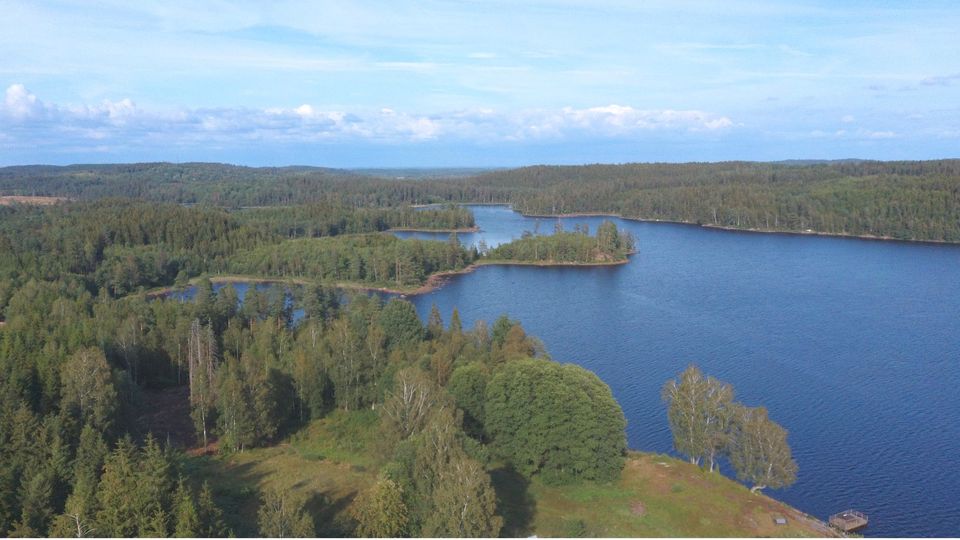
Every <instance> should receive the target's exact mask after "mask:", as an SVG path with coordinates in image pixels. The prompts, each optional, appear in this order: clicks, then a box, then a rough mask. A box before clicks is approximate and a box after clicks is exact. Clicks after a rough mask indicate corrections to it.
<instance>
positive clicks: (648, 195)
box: [0, 160, 960, 242]
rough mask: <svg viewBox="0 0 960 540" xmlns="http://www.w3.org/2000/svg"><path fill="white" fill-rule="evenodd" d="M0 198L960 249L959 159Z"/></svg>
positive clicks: (502, 173) (158, 166) (81, 189)
mask: <svg viewBox="0 0 960 540" xmlns="http://www.w3.org/2000/svg"><path fill="white" fill-rule="evenodd" d="M0 194H4V195H54V196H64V197H70V198H77V199H95V198H102V197H113V196H125V197H133V198H143V199H147V200H153V201H168V202H178V203H205V204H210V205H216V206H222V207H242V206H263V205H289V204H302V203H305V202H314V201H321V202H336V203H338V204H345V205H347V206H353V207H356V206H361V207H367V206H401V205H405V204H424V203H442V202H484V203H490V202H499V203H509V204H513V205H514V207H515V208H516V209H517V210H519V211H521V212H524V213H527V214H550V215H552V214H563V213H576V212H607V213H616V214H620V215H622V216H624V217H631V218H639V219H656V220H669V221H684V222H689V223H700V224H705V225H714V226H721V227H732V228H741V229H761V230H778V231H808V230H809V231H815V232H822V233H830V234H847V235H870V236H879V237H890V238H897V239H903V240H933V241H947V242H960V160H937V161H891V162H880V161H840V162H813V163H753V162H723V163H686V164H658V163H653V164H627V165H586V166H571V167H559V166H536V167H524V168H520V169H508V170H498V171H493V172H488V173H483V174H478V175H476V176H472V177H462V176H458V177H455V178H434V177H426V178H420V179H386V178H375V177H368V176H364V175H360V174H355V173H350V172H346V171H334V170H329V169H318V168H310V167H287V168H248V167H234V166H229V165H218V164H169V163H147V164H130V165H74V166H69V167H49V166H23V167H6V168H3V169H0Z"/></svg>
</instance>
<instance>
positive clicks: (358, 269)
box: [227, 234, 477, 287]
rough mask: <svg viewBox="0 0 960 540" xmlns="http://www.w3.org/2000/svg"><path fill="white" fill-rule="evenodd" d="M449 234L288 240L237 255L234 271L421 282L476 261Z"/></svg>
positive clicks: (398, 283) (371, 283)
mask: <svg viewBox="0 0 960 540" xmlns="http://www.w3.org/2000/svg"><path fill="white" fill-rule="evenodd" d="M476 257H477V255H476V253H475V252H474V251H473V250H467V249H465V248H464V247H463V246H462V245H460V242H459V241H458V240H457V237H456V235H455V234H452V235H451V237H450V241H448V242H436V241H423V240H413V239H411V240H400V239H399V238H397V237H395V236H392V235H383V234H365V235H349V236H337V237H330V238H306V239H297V240H288V241H285V242H282V243H278V244H272V245H268V246H263V247H260V248H257V249H253V250H249V251H244V252H242V253H238V254H237V255H235V256H234V257H233V258H231V259H230V260H229V261H228V263H227V268H228V270H229V272H231V273H235V274H244V275H254V276H270V277H284V278H301V279H303V278H307V279H310V280H320V281H328V282H334V283H342V282H350V283H354V284H365V285H369V286H376V287H389V286H394V287H409V286H419V285H423V284H424V283H425V282H426V280H427V278H428V277H430V275H431V274H434V273H437V272H449V271H454V270H462V269H463V268H464V267H465V266H467V265H469V264H470V263H472V262H473V261H474V259H476Z"/></svg>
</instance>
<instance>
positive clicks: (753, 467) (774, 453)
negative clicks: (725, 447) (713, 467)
mask: <svg viewBox="0 0 960 540" xmlns="http://www.w3.org/2000/svg"><path fill="white" fill-rule="evenodd" d="M730 462H731V463H732V464H733V468H734V470H735V471H736V472H737V478H739V479H740V480H742V481H744V482H751V483H752V484H753V487H751V488H750V491H752V492H754V493H756V492H757V491H760V490H761V489H764V488H768V487H769V488H781V487H786V486H789V485H790V484H793V483H794V482H795V481H796V479H797V462H796V461H794V460H793V456H792V455H791V452H790V445H788V444H787V430H785V429H783V427H781V426H780V425H779V424H777V423H776V422H774V421H773V420H770V418H769V416H768V415H767V409H765V408H764V407H757V408H748V407H739V408H738V413H737V415H736V422H735V430H734V436H733V439H732V444H731V449H730Z"/></svg>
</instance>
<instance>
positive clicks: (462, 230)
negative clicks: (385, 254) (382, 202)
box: [383, 225, 480, 233]
mask: <svg viewBox="0 0 960 540" xmlns="http://www.w3.org/2000/svg"><path fill="white" fill-rule="evenodd" d="M383 232H428V233H475V232H480V227H478V226H476V225H474V226H473V227H460V228H459V229H428V228H423V227H391V228H389V229H387V230H385V231H383Z"/></svg>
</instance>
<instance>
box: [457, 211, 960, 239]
mask: <svg viewBox="0 0 960 540" xmlns="http://www.w3.org/2000/svg"><path fill="white" fill-rule="evenodd" d="M463 204H465V205H473V203H463ZM508 206H510V205H508ZM511 208H512V206H511ZM514 211H515V212H517V213H518V214H520V215H521V216H523V217H527V218H540V219H552V218H577V217H611V218H617V219H622V220H624V221H637V222H640V223H672V224H674V225H689V226H691V227H701V228H704V229H714V230H718V231H729V232H745V233H756V234H786V235H794V236H826V237H831V238H851V239H856V240H874V241H880V242H908V243H911V244H937V245H960V242H951V241H949V240H919V239H913V238H894V237H892V236H877V235H872V234H851V233H831V232H822V231H816V230H813V229H806V230H803V231H794V230H787V229H757V228H748V227H731V226H729V225H716V224H713V223H697V222H695V221H683V220H675V219H647V218H638V217H625V216H622V215H620V214H616V213H610V212H571V213H567V214H525V213H523V212H519V211H516V210H514Z"/></svg>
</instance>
